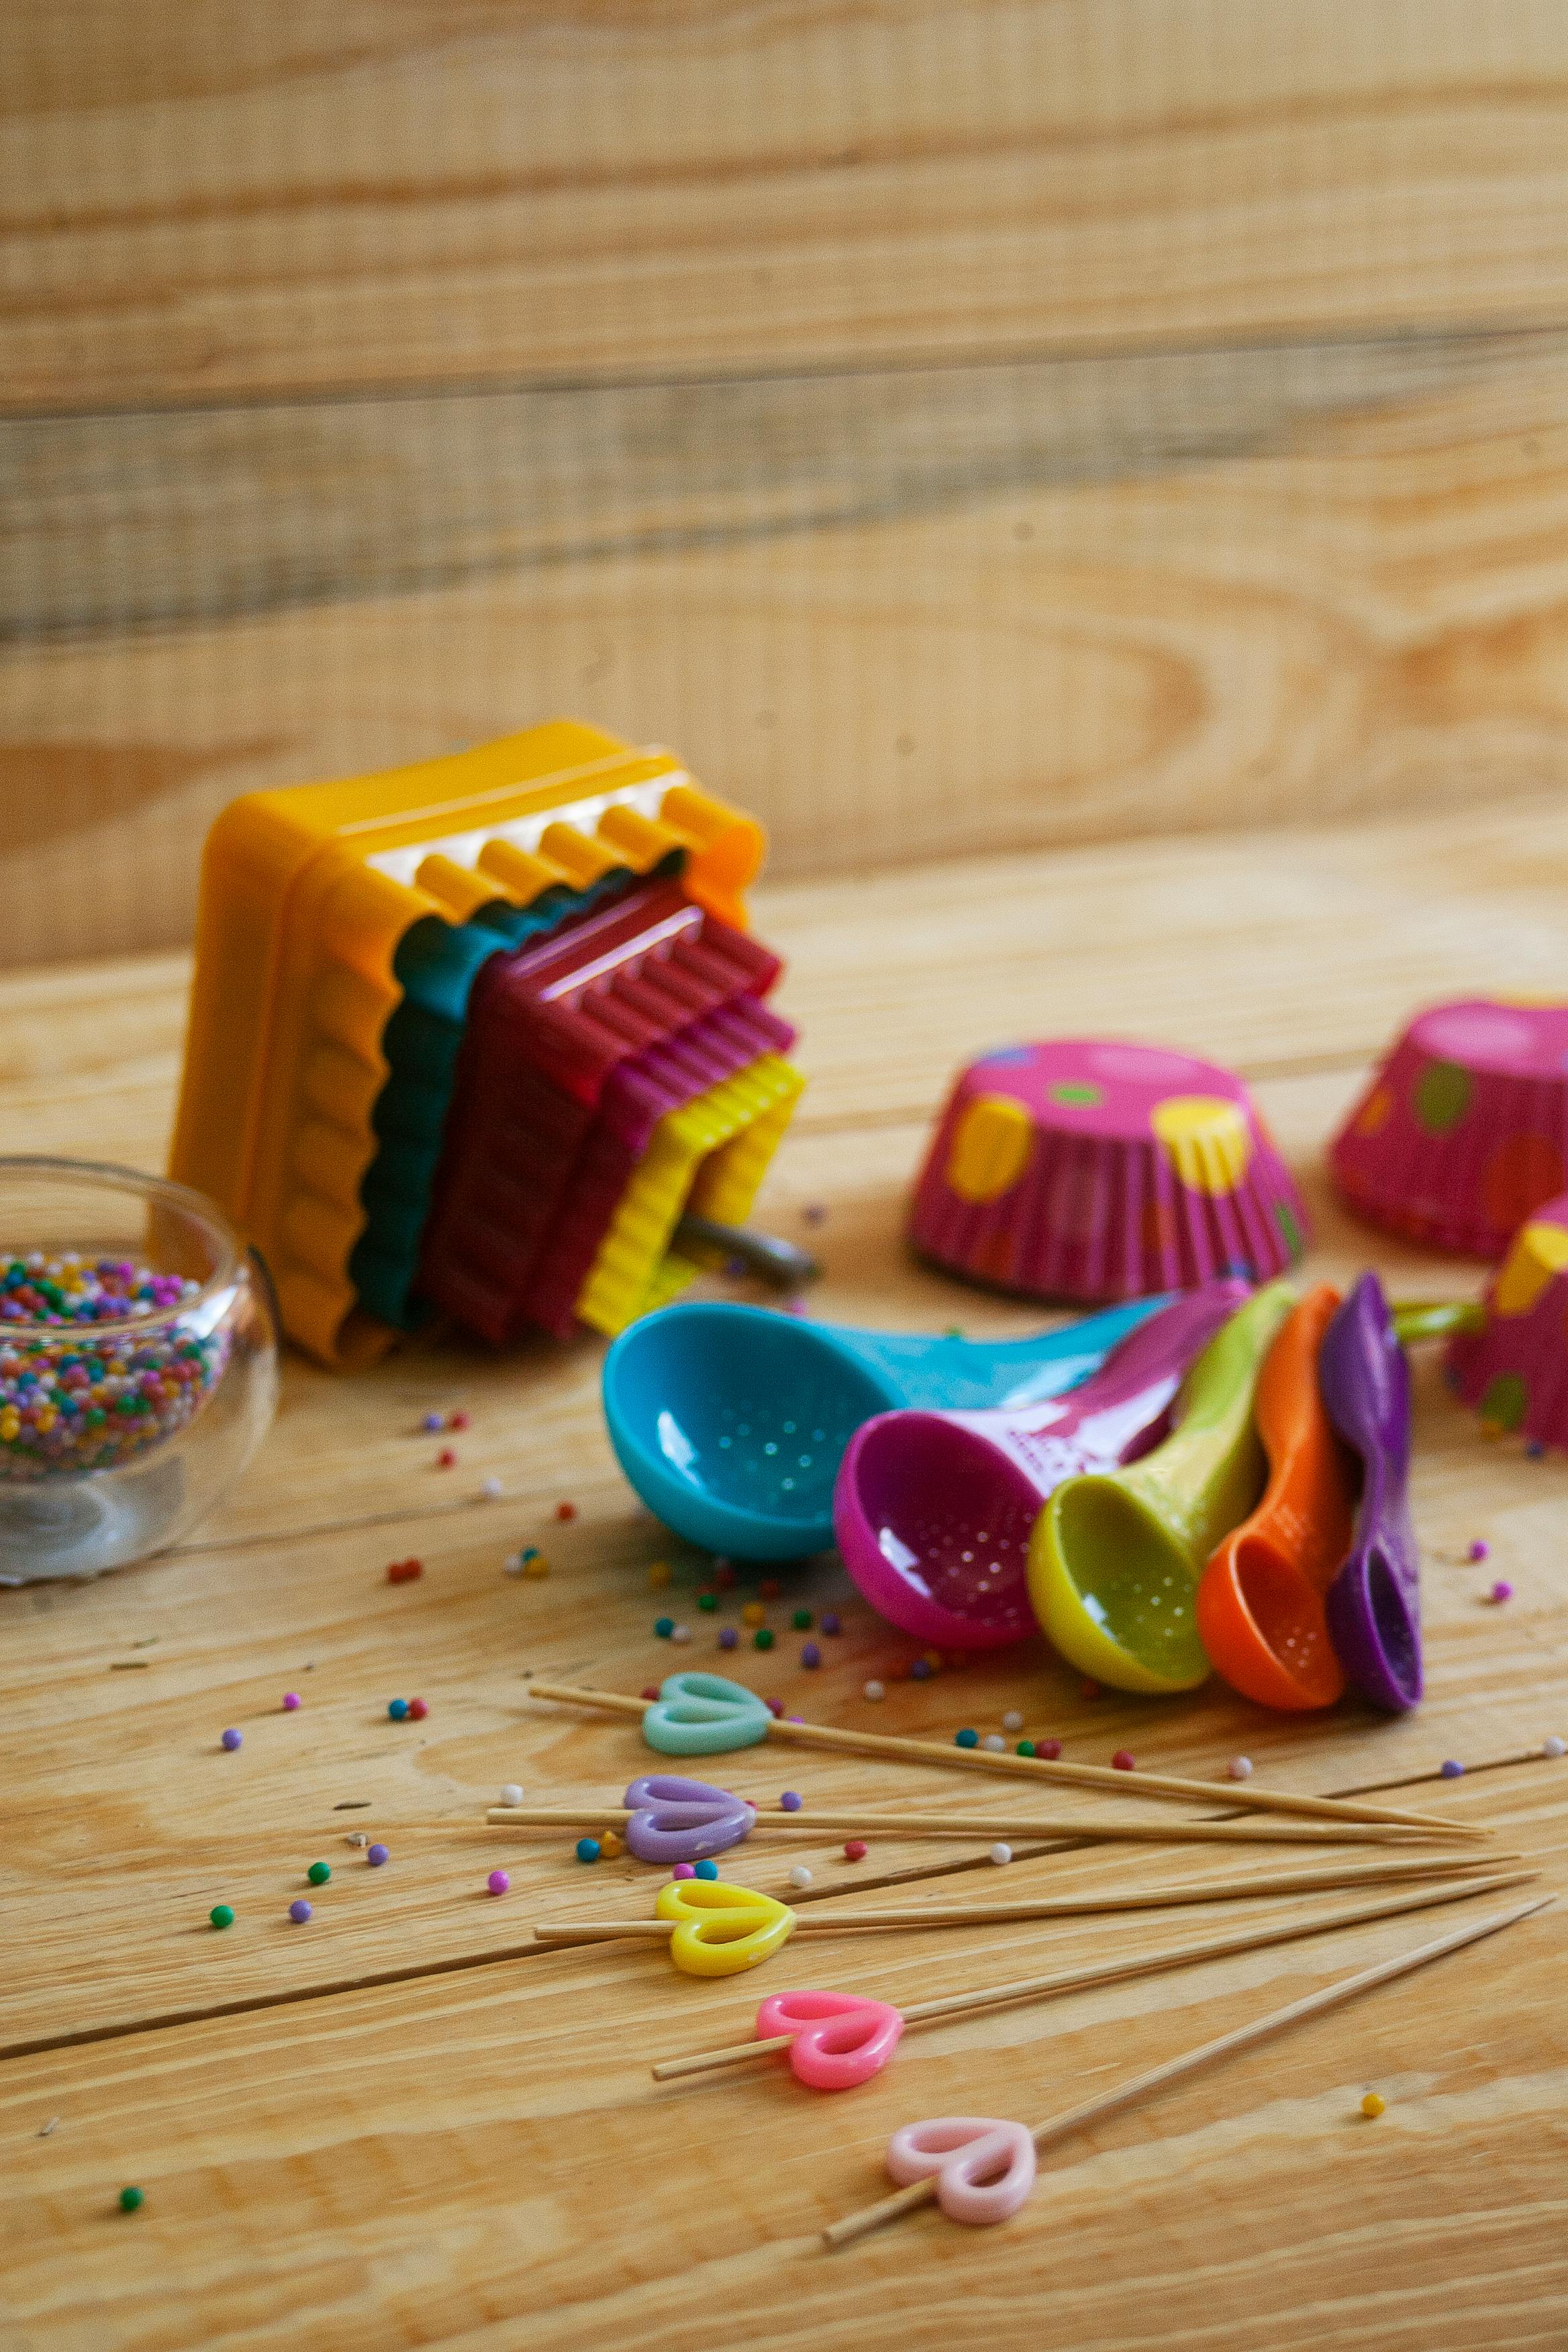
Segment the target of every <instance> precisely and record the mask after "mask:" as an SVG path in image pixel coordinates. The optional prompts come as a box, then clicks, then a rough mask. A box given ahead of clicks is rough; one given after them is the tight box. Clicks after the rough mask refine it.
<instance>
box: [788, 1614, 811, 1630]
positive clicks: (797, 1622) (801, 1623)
mask: <svg viewBox="0 0 1568 2352" xmlns="http://www.w3.org/2000/svg"><path fill="white" fill-rule="evenodd" d="M789 1622H790V1623H791V1624H792V1625H793V1626H794V1627H795V1632H796V1633H809V1632H810V1630H811V1612H810V1610H809V1609H797V1610H796V1611H795V1614H794V1615H793V1616H792V1617H791V1619H790V1621H789Z"/></svg>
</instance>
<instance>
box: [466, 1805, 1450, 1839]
mask: <svg viewBox="0 0 1568 2352" xmlns="http://www.w3.org/2000/svg"><path fill="white" fill-rule="evenodd" d="M485 1819H486V1821H487V1822H495V1823H497V1824H499V1825H500V1826H502V1827H509V1826H510V1827H514V1828H520V1829H525V1828H539V1829H542V1828H547V1827H548V1828H554V1829H562V1828H575V1829H590V1828H603V1829H614V1830H620V1829H624V1828H625V1827H626V1823H627V1822H629V1821H630V1820H631V1819H632V1811H631V1809H630V1808H629V1807H627V1806H625V1805H492V1806H491V1807H490V1809H489V1811H488V1812H487V1813H486V1815H485ZM811 1829H819V1830H854V1831H856V1832H860V1831H862V1830H875V1831H877V1832H879V1833H883V1834H886V1833H889V1832H890V1833H892V1834H894V1835H901V1836H904V1837H943V1838H952V1837H957V1838H993V1837H1021V1838H1076V1839H1080V1840H1082V1841H1083V1842H1084V1843H1089V1844H1095V1845H1100V1844H1117V1843H1121V1844H1126V1845H1311V1846H1323V1845H1397V1846H1402V1847H1405V1848H1408V1847H1410V1846H1413V1845H1425V1844H1426V1843H1428V1842H1429V1841H1430V1840H1431V1839H1432V1837H1433V1832H1431V1831H1429V1830H1411V1829H1406V1828H1405V1827H1404V1826H1403V1824H1396V1823H1394V1822H1297V1821H1279V1822H1273V1821H1269V1822H1205V1821H1158V1822H1126V1821H1110V1820H1109V1819H1107V1820H1097V1819H1095V1818H1093V1817H1090V1818H1089V1819H1088V1820H1086V1821H1072V1820H1068V1819H1061V1818H1059V1817H1057V1816H1052V1817H1050V1818H1048V1819H1045V1820H1038V1819H1037V1820H1034V1821H1026V1820H1018V1819H1013V1820H1008V1819H1006V1818H1005V1817H1004V1816H1001V1815H994V1814H989V1813H987V1814H980V1815H976V1816H975V1817H974V1818H973V1819H972V1820H971V1819H966V1818H965V1816H964V1815H963V1813H878V1812H870V1811H868V1810H867V1809H866V1808H865V1807H864V1806H856V1807H850V1808H848V1809H845V1808H842V1807H837V1806H830V1807H827V1808H812V1809H811V1810H809V1811H808V1810H807V1809H806V1807H805V1806H804V1805H803V1806H802V1808H801V1810H800V1811H799V1812H798V1813H772V1812H769V1813H763V1812H759V1813H758V1815H757V1819H756V1822H755V1823H754V1824H753V1827H752V1830H748V1832H746V1834H747V1836H748V1837H751V1836H752V1835H753V1834H754V1833H755V1831H756V1830H795V1831H796V1832H799V1831H801V1830H811Z"/></svg>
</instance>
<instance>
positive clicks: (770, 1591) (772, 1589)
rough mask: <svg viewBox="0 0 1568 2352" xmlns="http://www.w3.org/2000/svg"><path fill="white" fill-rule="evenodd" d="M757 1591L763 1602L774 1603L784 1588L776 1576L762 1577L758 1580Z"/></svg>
mask: <svg viewBox="0 0 1568 2352" xmlns="http://www.w3.org/2000/svg"><path fill="white" fill-rule="evenodd" d="M757 1591H759V1592H760V1593H761V1594H762V1596H763V1600H764V1601H776V1600H777V1599H778V1597H779V1594H780V1593H781V1592H782V1591H784V1587H783V1585H782V1584H781V1583H780V1582H779V1580H778V1578H777V1577H776V1576H764V1577H762V1578H761V1579H759V1580H758V1584H757Z"/></svg>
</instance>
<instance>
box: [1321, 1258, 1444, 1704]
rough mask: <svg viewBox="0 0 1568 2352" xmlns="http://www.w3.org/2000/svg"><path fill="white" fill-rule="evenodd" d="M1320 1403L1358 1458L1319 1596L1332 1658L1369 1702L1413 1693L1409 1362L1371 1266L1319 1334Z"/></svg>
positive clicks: (1415, 1575)
mask: <svg viewBox="0 0 1568 2352" xmlns="http://www.w3.org/2000/svg"><path fill="white" fill-rule="evenodd" d="M1318 1385H1319V1388H1320V1390H1321V1394H1322V1399H1323V1407H1324V1410H1325V1412H1327V1413H1328V1416H1329V1419H1330V1420H1331V1422H1332V1423H1333V1424H1334V1427H1335V1429H1336V1430H1337V1431H1338V1432H1339V1434H1340V1435H1341V1437H1342V1438H1343V1440H1344V1442H1345V1444H1347V1445H1348V1446H1350V1448H1351V1449H1352V1452H1353V1453H1354V1454H1357V1455H1358V1456H1359V1457H1360V1460H1361V1464H1362V1487H1361V1500H1360V1502H1359V1503H1358V1504H1357V1506H1356V1514H1355V1526H1354V1530H1353V1532H1352V1538H1351V1548H1350V1551H1349V1553H1348V1555H1347V1557H1346V1559H1345V1562H1344V1565H1343V1567H1342V1568H1341V1569H1340V1570H1339V1572H1338V1574H1337V1575H1336V1576H1335V1578H1334V1580H1333V1582H1332V1583H1331V1585H1330V1587H1329V1590H1328V1593H1327V1596H1326V1598H1325V1601H1324V1608H1325V1610H1326V1612H1327V1615H1328V1621H1329V1638H1330V1640H1331V1642H1332V1643H1333V1645H1334V1650H1335V1653H1336V1654H1337V1656H1338V1658H1339V1662H1340V1664H1341V1665H1342V1666H1343V1668H1344V1670H1345V1673H1346V1674H1347V1675H1349V1677H1350V1679H1351V1681H1352V1683H1354V1685H1355V1686H1356V1688H1357V1689H1358V1690H1359V1691H1362V1692H1363V1693H1364V1695H1365V1696H1366V1697H1368V1698H1370V1699H1371V1700H1372V1701H1373V1704H1374V1705H1376V1706H1385V1707H1387V1708H1388V1709H1389V1710H1390V1712H1391V1713H1395V1714H1397V1713H1401V1712H1402V1711H1403V1710H1404V1709H1405V1707H1411V1706H1415V1702H1416V1701H1417V1699H1418V1698H1419V1697H1420V1696H1421V1689H1422V1675H1421V1567H1420V1556H1419V1554H1418V1553H1417V1550H1416V1548H1415V1528H1413V1527H1412V1525H1411V1523H1410V1506H1409V1502H1408V1500H1407V1498H1406V1494H1405V1486H1406V1481H1407V1479H1408V1476H1409V1472H1410V1368H1409V1366H1408V1364H1407V1363H1406V1362H1405V1351H1404V1349H1402V1348H1401V1347H1400V1344H1399V1341H1398V1339H1396V1338H1395V1336H1394V1318H1393V1316H1392V1315H1391V1314H1390V1312H1389V1307H1388V1301H1387V1299H1386V1298H1385V1297H1384V1295H1383V1285H1382V1283H1381V1282H1379V1280H1378V1278H1377V1276H1376V1275H1375V1274H1363V1276H1362V1278H1361V1280H1360V1281H1359V1282H1358V1283H1357V1285H1356V1286H1355V1288H1354V1289H1353V1290H1352V1293H1351V1295H1350V1297H1348V1298H1347V1299H1346V1301H1345V1303H1344V1305H1343V1306H1342V1307H1341V1308H1340V1311H1339V1313H1338V1314H1337V1315H1336V1316H1335V1317H1334V1319H1333V1321H1332V1322H1331V1324H1330V1325H1329V1328H1328V1329H1327V1330H1326V1331H1325V1332H1324V1334H1323V1344H1322V1347H1321V1349H1320V1351H1319V1355H1318Z"/></svg>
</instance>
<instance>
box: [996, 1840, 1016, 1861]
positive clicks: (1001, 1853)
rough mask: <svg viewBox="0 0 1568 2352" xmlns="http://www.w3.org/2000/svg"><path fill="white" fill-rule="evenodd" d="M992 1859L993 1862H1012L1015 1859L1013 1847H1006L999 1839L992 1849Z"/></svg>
mask: <svg viewBox="0 0 1568 2352" xmlns="http://www.w3.org/2000/svg"><path fill="white" fill-rule="evenodd" d="M991 1859H992V1861H993V1862H1011V1861H1012V1859H1013V1849H1012V1847H1011V1846H1010V1845H1004V1844H1003V1843H1002V1841H1001V1840H1000V1839H998V1840H997V1842H996V1843H995V1844H994V1846H993V1847H992V1849H991Z"/></svg>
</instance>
